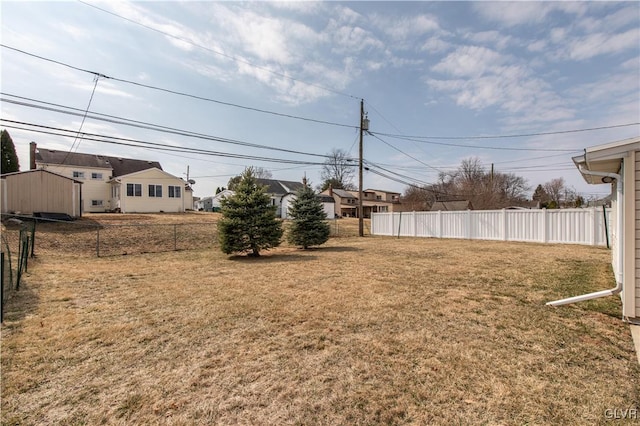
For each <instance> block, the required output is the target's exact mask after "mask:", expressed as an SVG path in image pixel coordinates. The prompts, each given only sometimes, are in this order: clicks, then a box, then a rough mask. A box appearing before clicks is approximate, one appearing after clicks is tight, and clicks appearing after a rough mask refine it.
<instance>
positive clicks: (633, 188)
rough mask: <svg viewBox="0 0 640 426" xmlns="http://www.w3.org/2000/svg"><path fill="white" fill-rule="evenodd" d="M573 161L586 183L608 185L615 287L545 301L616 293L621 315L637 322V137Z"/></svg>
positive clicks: (639, 269)
mask: <svg viewBox="0 0 640 426" xmlns="http://www.w3.org/2000/svg"><path fill="white" fill-rule="evenodd" d="M573 161H574V163H575V164H576V166H577V167H578V169H579V170H580V173H581V174H582V176H583V177H584V179H585V180H586V181H587V182H588V183H591V184H607V185H611V187H612V192H613V201H612V210H613V212H614V215H613V217H614V218H615V220H613V221H612V222H613V223H612V224H611V229H612V264H613V270H614V274H615V279H616V286H615V287H614V288H612V289H608V290H603V291H599V292H596V293H591V294H586V295H581V296H575V297H570V298H568V299H563V300H558V301H555V302H549V304H550V305H553V306H558V305H563V304H567V303H574V302H580V301H583V300H589V299H594V298H598V297H604V296H610V295H615V294H619V295H620V297H621V299H622V316H623V318H625V319H626V320H627V321H629V322H631V323H639V324H640V137H635V138H631V139H625V140H622V141H617V142H611V143H608V144H604V145H598V146H593V147H590V148H586V149H585V152H584V154H583V155H579V156H576V157H573Z"/></svg>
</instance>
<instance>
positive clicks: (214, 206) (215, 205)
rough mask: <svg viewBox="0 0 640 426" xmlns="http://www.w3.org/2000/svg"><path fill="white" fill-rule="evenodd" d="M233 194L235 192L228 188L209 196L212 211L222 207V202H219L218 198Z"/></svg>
mask: <svg viewBox="0 0 640 426" xmlns="http://www.w3.org/2000/svg"><path fill="white" fill-rule="evenodd" d="M233 194H235V192H233V191H231V190H229V189H225V190H223V191H220V192H218V193H217V194H216V195H214V196H213V197H212V198H211V208H212V211H214V212H215V211H218V210H220V207H222V204H220V200H222V199H223V198H226V197H231V196H232V195H233Z"/></svg>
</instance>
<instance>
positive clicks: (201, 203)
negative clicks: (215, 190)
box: [194, 197, 213, 212]
mask: <svg viewBox="0 0 640 426" xmlns="http://www.w3.org/2000/svg"><path fill="white" fill-rule="evenodd" d="M212 201H213V197H202V198H200V199H199V200H197V201H196V202H195V203H194V208H195V209H196V211H200V212H212V211H213V205H212Z"/></svg>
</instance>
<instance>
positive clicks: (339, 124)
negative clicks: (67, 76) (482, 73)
mask: <svg viewBox="0 0 640 426" xmlns="http://www.w3.org/2000/svg"><path fill="white" fill-rule="evenodd" d="M0 47H3V48H5V49H9V50H13V51H14V52H18V53H22V54H24V55H27V56H31V57H33V58H36V59H40V60H43V61H47V62H51V63H54V64H57V65H61V66H64V67H68V68H71V69H74V70H76V71H81V72H86V73H89V74H93V75H95V76H99V77H102V78H105V79H109V80H113V81H119V82H121V83H126V84H130V85H133V86H138V87H144V88H146V89H151V90H156V91H159V92H164V93H169V94H172V95H176V96H183V97H187V98H191V99H197V100H200V101H204V102H211V103H215V104H219V105H224V106H228V107H233V108H239V109H244V110H247V111H254V112H259V113H262V114H270V115H274V116H277V117H284V118H291V119H294V120H302V121H308V122H311V123H318V124H326V125H329V126H337V127H347V128H350V129H358V128H359V126H354V125H352V124H343V123H335V122H331V121H325V120H317V119H315V118H309V117H301V116H297V115H292V114H285V113H281V112H276V111H270V110H266V109H261V108H254V107H249V106H245V105H240V104H236V103H232V102H225V101H221V100H218V99H213V98H208V97H205V96H199V95H194V94H191V93H186V92H180V91H178V90H173V89H167V88H164V87H158V86H152V85H150V84H144V83H139V82H137V81H132V80H127V79H124V78H118V77H113V76H107V75H105V74H102V73H99V72H96V71H90V70H87V69H84V68H80V67H76V66H73V65H70V64H67V63H65V62H61V61H57V60H54V59H50V58H45V57H44V56H40V55H36V54H33V53H30V52H27V51H24V50H21V49H16V48H15V47H11V46H7V45H5V44H1V43H0Z"/></svg>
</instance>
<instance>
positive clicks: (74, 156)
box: [30, 142, 193, 213]
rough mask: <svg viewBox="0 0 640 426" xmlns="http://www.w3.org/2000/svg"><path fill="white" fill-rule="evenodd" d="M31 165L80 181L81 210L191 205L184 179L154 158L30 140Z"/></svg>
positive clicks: (180, 209)
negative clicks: (66, 148) (41, 145)
mask: <svg viewBox="0 0 640 426" xmlns="http://www.w3.org/2000/svg"><path fill="white" fill-rule="evenodd" d="M30 148H31V150H30V168H31V169H32V170H35V169H43V170H47V171H50V172H53V173H56V174H58V175H62V176H66V177H69V178H72V179H75V180H76V181H79V182H82V183H83V185H82V202H81V208H82V211H83V212H106V211H121V212H123V213H132V212H139V213H141V212H160V211H164V212H184V211H185V210H190V209H191V208H192V205H193V199H192V197H193V191H192V190H191V188H190V187H189V186H188V185H187V184H186V182H185V181H184V180H182V179H180V178H178V177H175V176H173V175H171V174H169V173H167V172H165V171H163V170H162V166H161V165H160V163H158V162H157V161H145V160H135V159H130V158H120V157H109V156H105V155H95V154H82V153H76V152H68V151H57V150H51V149H46V148H38V146H37V145H36V143H35V142H31V147H30Z"/></svg>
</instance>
